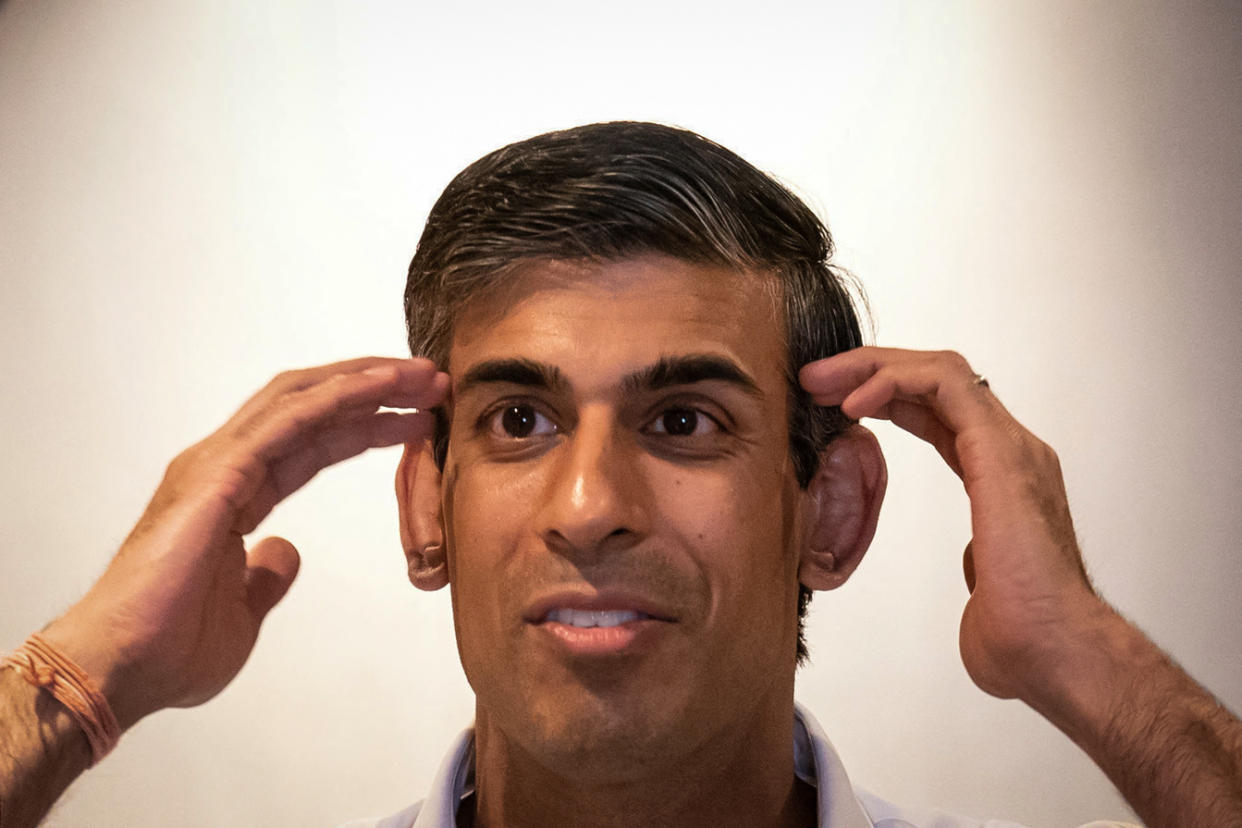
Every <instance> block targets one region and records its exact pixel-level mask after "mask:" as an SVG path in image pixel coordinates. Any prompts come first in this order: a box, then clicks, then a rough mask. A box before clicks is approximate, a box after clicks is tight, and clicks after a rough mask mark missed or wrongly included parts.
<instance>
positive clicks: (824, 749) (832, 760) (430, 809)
mask: <svg viewBox="0 0 1242 828" xmlns="http://www.w3.org/2000/svg"><path fill="white" fill-rule="evenodd" d="M793 751H794V773H795V774H797V776H798V778H799V779H801V780H802V781H804V782H806V783H807V784H809V785H811V786H812V787H814V788H815V789H816V792H817V795H818V800H819V826H820V828H1023V826H1021V825H1018V823H1016V822H1005V821H1004V820H978V819H969V818H966V817H960V816H953V815H951V814H945V813H940V812H938V811H928V810H916V809H909V808H898V807H896V806H894V805H891V804H890V803H888V802H885V801H884V800H882V799H880V798H878V797H875V796H872V795H871V794H869V793H866V792H865V791H862V790H858V789H856V788H854V787H853V786H852V785H851V784H850V780H849V777H848V776H846V774H845V767H844V766H843V765H842V764H841V759H840V757H838V756H837V752H836V751H835V750H833V747H832V743H831V742H829V741H828V737H827V736H826V735H825V734H824V731H823V729H822V728H821V727H820V726H819V722H817V721H815V717H814V716H812V715H811V714H810V713H809V712H807V710H806V708H804V707H802V705H800V704H796V703H795V705H794V732H793ZM472 793H474V728H473V727H470V728H466V729H465V730H463V731H462V732H461V734H460V735H459V736H458V737H457V739H456V740H455V741H454V742H453V746H452V748H451V749H450V750H449V752H448V755H447V756H445V757H444V760H443V761H442V762H441V763H440V769H439V770H438V771H436V776H435V779H434V780H433V781H432V783H431V790H430V791H429V792H428V793H427V798H426V799H424V800H423V801H422V802H419V803H416V804H414V805H411V806H410V807H408V808H406V809H405V810H403V811H401V812H400V813H396V814H393V815H392V816H390V817H386V818H384V819H360V820H354V821H353V822H349V823H346V824H345V825H342V826H341V828H457V822H456V817H457V807H458V805H459V804H460V803H461V801H462V800H463V799H465V798H466V797H467V796H469V795H470V794H472ZM1082 828H1138V826H1134V825H1131V824H1130V823H1125V822H1092V823H1089V824H1087V825H1084V826H1082Z"/></svg>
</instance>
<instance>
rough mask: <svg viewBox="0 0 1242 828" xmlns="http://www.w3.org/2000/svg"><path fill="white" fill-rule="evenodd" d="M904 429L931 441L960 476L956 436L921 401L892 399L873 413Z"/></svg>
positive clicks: (942, 457)
mask: <svg viewBox="0 0 1242 828" xmlns="http://www.w3.org/2000/svg"><path fill="white" fill-rule="evenodd" d="M875 416H876V417H879V418H881V419H885V420H888V421H889V422H891V423H893V425H895V426H897V427H898V428H901V429H904V430H905V431H908V432H909V433H911V434H913V435H914V436H915V437H918V438H919V439H920V440H923V441H924V442H927V443H931V445H932V446H933V447H935V449H936V451H937V452H939V454H940V457H941V459H943V460H944V462H945V463H946V464H947V465H948V467H949V468H950V469H952V470H953V473H954V474H956V475H957V476H958V477H961V476H962V461H961V459H960V458H959V457H958V454H957V445H956V438H955V435H954V434H953V432H952V431H950V430H949V428H948V427H947V426H945V424H944V423H942V422H941V421H940V418H939V417H937V416H936V413H935V412H934V411H933V410H932V409H930V408H928V407H927V406H925V405H923V404H921V403H913V402H906V401H905V400H892V401H890V402H889V403H888V404H887V405H885V406H883V407H882V408H881V409H880V410H879V411H877V412H876V414H875Z"/></svg>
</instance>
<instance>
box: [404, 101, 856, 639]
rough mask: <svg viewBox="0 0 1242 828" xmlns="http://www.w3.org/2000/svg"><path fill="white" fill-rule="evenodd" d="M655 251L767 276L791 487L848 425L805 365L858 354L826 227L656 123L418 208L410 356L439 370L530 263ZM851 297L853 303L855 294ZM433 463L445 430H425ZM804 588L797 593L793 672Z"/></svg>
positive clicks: (729, 158)
mask: <svg viewBox="0 0 1242 828" xmlns="http://www.w3.org/2000/svg"><path fill="white" fill-rule="evenodd" d="M644 253H663V254H666V255H669V256H674V257H676V258H679V259H683V260H686V261H691V262H696V263H705V264H716V265H723V266H726V267H730V268H733V269H737V270H742V271H749V272H753V273H756V274H761V275H764V276H766V277H768V278H770V279H771V280H772V281H773V283H774V285H775V286H776V287H777V292H778V293H779V301H780V303H781V304H782V305H783V309H784V321H785V332H784V333H785V337H786V341H787V344H788V350H789V359H788V363H787V368H786V373H787V379H788V385H789V396H790V400H789V412H790V413H789V450H790V453H791V456H792V458H793V462H794V468H795V473H796V476H797V479H798V483H799V485H800V486H802V487H803V488H806V486H807V485H808V484H809V483H810V481H811V478H812V477H813V476H814V474H815V471H816V468H817V466H818V464H819V452H820V451H821V450H822V449H823V448H824V447H825V446H826V445H828V443H829V442H830V441H831V440H832V439H833V438H834V437H835V436H837V435H838V434H840V433H841V432H842V431H843V430H845V429H846V428H847V427H848V426H849V424H850V420H849V419H848V418H846V417H845V416H844V415H843V414H842V413H841V411H840V409H838V408H822V407H820V406H817V405H815V404H814V403H813V402H811V400H810V398H809V397H808V396H807V394H806V393H805V392H804V391H803V390H802V389H801V388H800V387H799V385H798V381H797V372H798V369H799V368H801V367H802V366H803V365H804V364H806V363H807V362H810V361H812V360H815V359H822V358H824V357H827V356H831V355H833V354H835V353H839V352H841V351H845V350H848V349H850V348H855V347H858V346H859V345H862V344H863V341H862V331H861V326H860V324H859V318H858V314H857V313H856V311H855V308H854V303H853V299H852V294H853V293H855V292H858V288H857V285H856V284H855V283H854V282H853V280H852V279H851V278H850V277H849V275H848V274H847V273H846V272H845V271H843V270H841V269H840V268H837V267H836V266H834V265H833V264H832V263H831V258H832V253H833V246H832V237H831V236H830V235H829V233H828V229H827V228H826V227H825V226H824V224H823V223H822V222H821V221H820V220H819V218H818V217H816V215H815V214H814V213H813V212H812V211H811V210H810V209H809V208H808V207H807V206H806V205H805V204H803V203H802V201H801V200H800V199H798V198H797V197H796V196H795V195H793V194H792V193H791V192H790V191H789V190H788V189H786V188H785V187H784V186H783V185H781V184H780V183H779V182H777V181H776V180H775V179H773V178H772V177H771V176H768V175H766V174H764V173H762V172H760V171H759V170H758V169H756V168H755V167H753V166H752V165H751V164H749V163H747V162H746V161H744V160H743V159H742V158H740V157H738V156H737V155H736V154H735V153H733V152H730V151H729V150H727V149H725V148H724V147H722V146H720V145H719V144H716V143H714V142H712V141H709V140H708V139H706V138H704V137H702V136H700V135H697V134H696V133H693V132H689V131H687V130H683V129H676V128H673V127H668V126H663V125H660V124H650V123H635V122H614V123H604V124H591V125H588V126H581V127H576V128H574V129H567V130H562V131H558V132H549V133H546V134H544V135H538V136H536V137H534V138H529V139H527V140H525V141H519V142H517V143H514V144H510V145H508V146H506V147H502V148H501V149H498V150H496V151H495V152H492V153H489V154H488V155H485V156H484V157H482V158H480V159H479V160H478V161H475V162H474V163H473V164H471V165H470V166H468V167H466V169H464V170H462V171H461V173H459V174H458V175H457V177H456V178H454V179H453V180H452V181H451V182H450V183H449V185H448V187H446V188H445V190H444V193H443V194H442V195H441V196H440V198H439V200H438V201H436V204H435V206H434V207H432V209H431V214H430V215H429V216H428V218H427V226H426V227H425V228H424V230H423V235H422V238H421V239H420V240H419V243H418V248H417V251H416V252H415V254H414V259H413V261H412V262H410V273H409V279H408V281H407V282H406V287H405V316H406V325H407V329H408V332H409V345H410V353H411V354H413V355H415V356H425V357H428V358H430V359H432V360H433V361H435V362H436V363H437V364H438V365H441V366H444V365H446V363H447V359H448V352H449V347H450V344H451V342H452V334H453V322H454V319H455V318H456V316H457V313H458V311H459V310H460V309H461V307H462V306H463V305H464V304H465V303H466V302H468V301H470V299H471V298H473V297H474V296H476V295H478V294H479V293H480V292H481V291H483V290H486V289H488V288H490V287H492V286H493V285H496V284H498V283H500V282H502V281H503V280H504V279H505V277H506V275H508V274H509V273H511V272H512V271H513V270H514V269H515V268H516V267H517V266H519V265H522V264H528V263H529V262H531V261H532V260H538V259H544V260H547V259H559V260H590V261H600V262H607V261H617V260H621V259H626V258H630V257H633V256H637V255H641V254H644ZM859 295H861V294H859ZM437 422H438V428H437V433H436V438H435V455H436V460H437V462H438V463H440V464H441V466H443V462H444V456H445V452H446V450H447V442H448V427H447V422H446V421H445V419H444V417H443V414H442V413H441V414H440V416H439V418H438V420H437ZM810 598H811V591H810V590H809V589H807V588H806V587H805V586H800V587H799V593H798V651H797V657H798V663H802V662H803V661H804V660H805V659H806V657H807V647H806V640H805V635H804V629H803V628H804V621H805V617H806V609H807V604H808V603H809V602H810Z"/></svg>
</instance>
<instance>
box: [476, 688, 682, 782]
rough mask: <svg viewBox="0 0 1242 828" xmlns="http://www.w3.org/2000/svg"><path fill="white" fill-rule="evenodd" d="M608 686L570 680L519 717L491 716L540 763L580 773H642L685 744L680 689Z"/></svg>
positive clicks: (619, 777)
mask: <svg viewBox="0 0 1242 828" xmlns="http://www.w3.org/2000/svg"><path fill="white" fill-rule="evenodd" d="M545 689H546V688H545ZM608 689H609V691H610V692H598V691H593V690H592V689H590V688H588V687H584V686H582V685H577V686H575V685H566V686H563V687H559V688H556V690H555V691H550V692H546V693H541V694H540V696H541V698H540V699H539V700H538V702H536V703H533V704H531V705H529V706H527V707H525V708H524V710H523V711H522V712H521V713H520V714H519V715H517V716H516V719H517V720H516V721H513V720H510V721H508V722H501V721H499V720H498V719H496V718H494V719H493V721H494V723H495V724H496V725H498V726H499V727H500V728H501V729H502V730H504V731H505V732H506V737H507V738H508V739H509V740H510V741H513V742H516V743H517V744H516V745H515V746H516V747H519V748H520V749H521V750H522V751H524V752H526V753H529V754H530V755H531V756H532V757H533V758H535V759H536V760H537V761H538V762H539V763H540V764H541V765H543V766H544V767H546V768H548V769H549V770H551V771H552V772H554V773H558V774H563V775H571V774H572V775H573V776H575V777H577V778H584V777H586V778H590V777H598V778H601V779H607V780H611V781H614V782H623V781H625V779H626V777H629V776H633V777H635V778H639V777H641V776H642V775H643V773H644V772H645V770H646V769H647V768H648V767H649V766H651V765H654V764H657V763H660V762H667V761H668V759H669V758H670V756H671V755H672V754H673V753H675V752H677V749H681V750H684V749H685V748H686V747H687V745H688V740H687V735H688V734H686V733H685V732H684V730H685V724H686V723H687V722H688V721H690V720H691V718H692V717H688V716H687V715H686V714H687V713H688V711H687V710H685V706H684V704H680V703H678V699H677V698H676V696H677V695H678V694H676V693H675V692H672V691H668V690H666V689H663V688H662V689H660V690H655V691H652V690H648V691H646V692H641V691H635V692H629V693H618V692H617V688H616V687H615V686H613V687H610V688H608ZM506 718H507V717H506ZM506 725H508V726H506ZM693 741H694V740H693V739H692V738H691V739H690V740H689V742H690V743H692V742H693Z"/></svg>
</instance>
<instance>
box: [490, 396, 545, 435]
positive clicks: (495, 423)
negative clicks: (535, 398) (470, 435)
mask: <svg viewBox="0 0 1242 828" xmlns="http://www.w3.org/2000/svg"><path fill="white" fill-rule="evenodd" d="M487 430H488V432H489V433H490V434H491V435H492V436H493V437H496V438H499V439H502V440H506V439H507V440H525V439H529V438H531V437H546V436H548V435H551V434H555V433H556V432H557V431H559V429H558V428H557V426H556V423H554V422H552V421H551V420H549V419H548V418H547V416H545V415H544V414H540V413H539V411H538V410H537V409H536V408H535V407H534V406H533V405H529V404H527V403H512V404H509V405H505V406H502V407H501V408H498V409H496V410H495V411H493V412H492V413H491V414H490V415H489V416H488V423H487Z"/></svg>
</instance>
